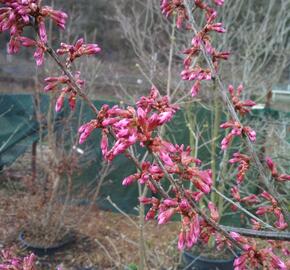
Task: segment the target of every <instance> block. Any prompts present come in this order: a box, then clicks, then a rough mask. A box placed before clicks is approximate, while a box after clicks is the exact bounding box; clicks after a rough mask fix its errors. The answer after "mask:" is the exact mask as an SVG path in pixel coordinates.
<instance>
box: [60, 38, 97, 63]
mask: <svg viewBox="0 0 290 270" xmlns="http://www.w3.org/2000/svg"><path fill="white" fill-rule="evenodd" d="M100 51H101V48H100V47H99V45H98V44H85V43H84V39H83V38H80V39H79V40H78V41H77V42H76V43H75V45H70V44H66V43H61V44H60V48H59V49H58V50H57V53H58V54H59V55H63V54H67V55H68V59H67V62H73V61H74V60H75V59H76V58H78V57H81V56H83V55H93V54H96V53H98V52H100Z"/></svg>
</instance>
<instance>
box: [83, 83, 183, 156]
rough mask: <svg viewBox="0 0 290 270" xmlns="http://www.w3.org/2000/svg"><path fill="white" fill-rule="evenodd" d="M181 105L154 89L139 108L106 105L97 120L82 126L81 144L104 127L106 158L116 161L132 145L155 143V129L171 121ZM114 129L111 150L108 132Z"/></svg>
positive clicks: (139, 102)
mask: <svg viewBox="0 0 290 270" xmlns="http://www.w3.org/2000/svg"><path fill="white" fill-rule="evenodd" d="M177 109H178V107H176V106H174V105H171V104H169V101H168V98H167V97H162V98H159V92H158V90H157V89H156V88H154V87H153V88H152V90H151V93H150V95H149V96H148V97H142V98H141V99H140V100H139V101H138V102H137V109H135V108H133V107H131V106H128V107H127V108H120V107H119V106H117V105H116V106H114V107H112V108H109V106H108V105H104V106H103V107H102V108H101V110H100V112H99V114H98V116H97V119H96V120H93V121H91V122H89V123H87V124H85V125H83V126H81V127H80V129H79V133H80V143H83V142H84V141H85V139H86V138H87V137H88V136H89V135H90V133H91V132H92V131H93V129H94V128H101V129H102V140H101V149H102V153H103V155H104V157H105V158H106V159H107V160H113V159H114V158H115V157H116V156H117V155H119V154H121V153H124V152H125V151H126V150H127V149H128V148H129V147H130V146H131V145H133V144H135V143H136V142H139V143H140V144H141V146H145V145H149V144H152V142H153V137H154V134H155V132H156V129H157V128H158V127H160V126H161V125H163V124H165V123H167V122H168V121H170V120H171V118H172V117H173V115H174V114H175V112H176V110H177ZM109 130H112V131H113V133H114V134H115V139H116V142H115V143H114V145H113V146H112V147H111V149H109V140H108V133H109Z"/></svg>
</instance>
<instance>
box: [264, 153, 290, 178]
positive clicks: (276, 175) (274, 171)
mask: <svg viewBox="0 0 290 270" xmlns="http://www.w3.org/2000/svg"><path fill="white" fill-rule="evenodd" d="M266 163H267V166H268V168H269V170H270V171H271V174H272V177H273V178H274V179H275V180H276V181H279V182H285V181H290V175H288V174H285V173H278V170H277V165H276V163H274V162H273V160H272V159H271V158H269V157H267V158H266Z"/></svg>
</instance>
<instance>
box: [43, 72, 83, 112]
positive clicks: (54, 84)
mask: <svg viewBox="0 0 290 270" xmlns="http://www.w3.org/2000/svg"><path fill="white" fill-rule="evenodd" d="M74 79H75V81H76V83H77V84H78V85H79V86H80V87H82V86H83V85H84V83H85V82H84V81H83V80H81V79H80V72H76V73H75V75H74ZM45 82H46V83H47V85H46V86H45V88H44V91H46V92H48V91H53V90H57V88H58V86H61V90H60V91H61V93H60V95H59V97H58V98H57V101H56V104H55V111H56V112H59V111H60V110H61V109H62V107H63V104H64V98H65V96H66V95H69V99H68V101H69V106H70V108H71V109H72V110H74V108H75V105H76V96H77V93H76V91H75V90H74V89H73V87H72V85H71V84H70V79H69V78H68V76H66V75H62V76H59V77H48V78H46V79H45ZM63 85H64V86H63Z"/></svg>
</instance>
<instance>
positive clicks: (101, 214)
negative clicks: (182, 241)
mask: <svg viewBox="0 0 290 270" xmlns="http://www.w3.org/2000/svg"><path fill="white" fill-rule="evenodd" d="M0 198H1V200H0V215H1V220H0V239H1V240H0V247H1V249H2V248H7V247H12V248H13V249H15V251H16V253H18V254H20V255H23V256H24V255H25V254H28V253H29V251H28V250H27V249H25V248H23V247H22V246H21V243H20V242H19V241H18V235H19V232H20V231H21V229H22V228H24V227H25V226H27V223H28V222H29V219H30V215H29V211H26V210H28V209H29V207H30V206H28V205H29V204H30V205H32V204H34V203H37V202H38V201H39V198H37V195H31V194H29V193H27V192H25V191H19V190H18V191H16V190H14V191H11V190H7V189H6V188H3V187H2V189H1V190H0ZM87 207H88V206H73V207H71V208H70V209H69V211H68V214H67V215H66V217H65V220H64V223H66V224H67V225H68V226H72V227H74V230H75V232H76V239H75V241H74V242H73V243H71V244H69V245H67V246H66V247H64V248H62V249H60V250H58V251H56V252H55V253H54V254H52V255H49V256H48V255H46V256H42V257H38V259H37V260H38V261H37V264H38V270H48V269H56V267H57V266H58V265H62V266H63V270H66V269H67V270H77V269H91V270H92V269H104V270H105V269H126V267H128V266H131V268H128V269H134V268H133V267H134V266H135V265H138V263H139V251H138V246H139V240H138V239H139V233H140V232H139V227H138V218H137V217H134V216H130V217H125V216H124V215H122V214H118V213H112V212H105V211H101V210H99V209H97V208H92V209H90V211H89V212H87ZM25 208H26V209H25ZM84 212H87V214H86V215H85V217H84V218H83V219H82V221H81V222H80V224H77V223H78V221H79V220H80V218H81V217H83V213H84ZM33 214H35V213H31V216H33ZM73 222H75V224H73ZM177 232H178V225H177V224H175V223H169V224H167V225H165V226H159V225H157V224H156V222H155V221H153V222H148V223H146V225H145V228H144V239H145V241H144V243H145V245H146V247H147V249H146V251H147V252H146V253H147V254H146V255H147V261H148V268H149V269H152V270H153V269H174V265H176V264H177V263H178V259H179V254H178V252H177V248H176V235H177ZM89 267H91V268H89Z"/></svg>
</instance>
